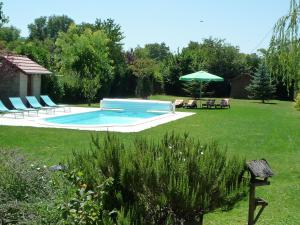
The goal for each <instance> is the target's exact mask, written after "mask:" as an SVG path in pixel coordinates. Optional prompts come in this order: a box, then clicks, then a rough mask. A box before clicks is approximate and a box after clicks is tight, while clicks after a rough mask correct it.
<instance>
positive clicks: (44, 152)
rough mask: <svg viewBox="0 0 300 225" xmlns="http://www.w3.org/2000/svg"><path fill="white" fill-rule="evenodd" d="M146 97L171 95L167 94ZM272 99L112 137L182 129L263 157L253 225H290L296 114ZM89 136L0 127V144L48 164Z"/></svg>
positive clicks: (299, 171) (299, 200) (219, 216)
mask: <svg viewBox="0 0 300 225" xmlns="http://www.w3.org/2000/svg"><path fill="white" fill-rule="evenodd" d="M152 98H153V99H161V100H173V99H175V97H172V96H152ZM272 102H273V103H275V104H261V103H258V102H255V101H251V100H232V101H231V105H232V108H231V109H230V110H202V109H194V110H188V111H193V112H196V114H195V115H194V116H190V117H187V118H184V119H180V120H177V121H174V122H171V123H167V124H164V125H161V126H158V127H155V128H152V129H149V130H145V131H142V132H139V133H132V134H121V133H120V134H118V136H119V137H120V138H121V139H123V140H124V142H125V143H127V144H129V143H130V142H131V141H132V140H133V139H134V138H135V137H139V136H147V137H149V138H153V139H157V138H160V137H161V136H162V135H163V134H164V133H165V132H166V131H173V130H174V131H176V132H185V131H188V132H189V134H190V136H192V137H195V138H200V139H201V140H203V142H207V141H210V140H212V139H213V140H217V141H218V142H219V143H220V144H221V145H223V146H227V147H228V152H229V154H238V155H240V156H242V157H245V158H246V159H247V160H251V159H261V158H265V159H267V160H268V161H269V163H270V165H271V167H272V169H273V171H274V172H275V176H274V177H273V178H271V185H270V186H267V187H258V188H257V195H258V196H259V197H262V198H264V199H266V200H267V201H268V202H269V206H268V207H267V208H266V209H265V211H264V213H263V214H262V216H261V218H260V220H259V221H258V224H265V225H267V224H268V225H269V224H272V225H276V224H291V225H293V224H295V225H296V224H299V221H300V214H299V209H300V195H299V193H300V149H299V146H300V112H299V111H296V110H295V109H294V107H293V103H291V102H284V101H272ZM82 106H83V105H82ZM94 106H98V104H95V105H94ZM103 134H104V133H103V132H99V135H103ZM90 135H91V132H87V131H75V130H74V131H73V130H64V129H44V128H26V127H4V126H0V146H1V147H4V148H6V149H20V150H21V151H23V152H25V153H26V154H28V156H29V157H31V158H36V159H38V160H42V161H44V162H45V163H47V164H54V163H58V162H60V161H62V160H64V159H66V158H67V157H68V156H70V154H71V152H72V151H73V150H74V151H81V150H85V149H88V148H89V142H90ZM247 210H248V202H247V199H246V198H245V199H244V200H243V201H241V202H240V203H238V204H237V205H236V206H235V207H234V209H232V210H230V211H228V212H222V211H217V212H215V213H211V214H208V215H206V216H205V224H217V225H218V224H220V225H221V224H246V221H247Z"/></svg>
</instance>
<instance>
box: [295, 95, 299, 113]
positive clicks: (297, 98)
mask: <svg viewBox="0 0 300 225" xmlns="http://www.w3.org/2000/svg"><path fill="white" fill-rule="evenodd" d="M295 101H296V104H295V108H296V109H297V110H300V93H298V94H297V97H296V99H295Z"/></svg>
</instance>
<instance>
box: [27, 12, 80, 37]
mask: <svg viewBox="0 0 300 225" xmlns="http://www.w3.org/2000/svg"><path fill="white" fill-rule="evenodd" d="M73 23H74V21H73V19H71V18H69V17H68V16H66V15H62V16H56V15H53V16H50V17H46V16H42V17H39V18H36V19H35V20H34V22H33V23H31V24H29V25H28V29H29V39H30V40H40V41H43V40H45V39H47V38H49V39H52V40H56V38H57V37H58V33H59V32H67V30H68V29H69V27H70V25H71V24H73Z"/></svg>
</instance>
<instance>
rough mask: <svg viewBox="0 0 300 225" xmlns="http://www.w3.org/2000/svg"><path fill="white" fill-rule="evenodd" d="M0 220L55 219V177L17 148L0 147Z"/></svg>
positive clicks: (9, 222) (40, 221)
mask: <svg viewBox="0 0 300 225" xmlns="http://www.w3.org/2000/svg"><path fill="white" fill-rule="evenodd" d="M0 174H1V176H0V224H11V223H13V224H42V223H43V221H47V222H48V223H52V222H53V223H56V221H58V220H57V219H58V218H59V214H58V211H57V210H56V207H55V200H54V199H55V198H56V197H57V196H58V195H57V192H56V191H55V188H54V186H55V183H56V181H58V180H56V179H54V177H52V175H51V174H50V172H49V171H48V169H47V168H46V167H44V166H41V165H38V164H36V163H35V164H31V162H30V161H28V160H27V159H26V158H24V156H22V155H21V154H19V153H16V152H15V151H8V150H0Z"/></svg>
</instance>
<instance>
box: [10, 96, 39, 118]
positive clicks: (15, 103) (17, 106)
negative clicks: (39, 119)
mask: <svg viewBox="0 0 300 225" xmlns="http://www.w3.org/2000/svg"><path fill="white" fill-rule="evenodd" d="M9 100H10V102H11V104H12V106H13V107H14V108H15V109H16V110H22V111H24V112H27V113H28V116H29V113H30V112H33V113H36V116H38V115H39V110H38V109H33V108H27V107H26V106H25V105H24V103H23V102H22V100H21V98H19V97H13V98H9Z"/></svg>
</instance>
